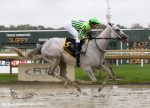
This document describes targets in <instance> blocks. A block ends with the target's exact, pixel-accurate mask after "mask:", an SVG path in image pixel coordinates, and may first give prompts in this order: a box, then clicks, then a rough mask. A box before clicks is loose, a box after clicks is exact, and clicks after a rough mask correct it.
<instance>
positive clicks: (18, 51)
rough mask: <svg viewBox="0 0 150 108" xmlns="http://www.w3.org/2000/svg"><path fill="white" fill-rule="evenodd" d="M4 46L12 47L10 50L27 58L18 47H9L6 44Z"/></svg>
mask: <svg viewBox="0 0 150 108" xmlns="http://www.w3.org/2000/svg"><path fill="white" fill-rule="evenodd" d="M3 48H5V49H10V50H12V51H14V52H16V53H17V54H18V56H19V57H21V58H25V54H24V53H22V52H21V51H20V50H19V49H18V48H15V47H7V46H5V47H3Z"/></svg>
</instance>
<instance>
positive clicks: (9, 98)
mask: <svg viewBox="0 0 150 108" xmlns="http://www.w3.org/2000/svg"><path fill="white" fill-rule="evenodd" d="M80 87H81V89H82V93H79V92H77V91H76V88H74V87H71V86H69V87H68V89H64V88H63V86H62V85H60V84H48V83H46V84H44V83H42V84H38V83H32V84H23V85H22V84H7V85H5V84H2V85H0V108H150V85H120V86H118V85H109V86H106V87H105V88H104V89H103V90H102V91H101V92H100V93H98V92H97V85H80Z"/></svg>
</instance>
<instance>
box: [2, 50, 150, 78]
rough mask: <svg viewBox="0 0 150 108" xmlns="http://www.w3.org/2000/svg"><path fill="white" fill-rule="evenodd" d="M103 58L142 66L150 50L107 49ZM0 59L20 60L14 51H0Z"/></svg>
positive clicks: (149, 55) (11, 66)
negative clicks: (127, 60)
mask: <svg viewBox="0 0 150 108" xmlns="http://www.w3.org/2000/svg"><path fill="white" fill-rule="evenodd" d="M105 58H106V59H107V60H115V61H116V65H117V66H118V65H119V62H118V61H119V60H120V61H122V59H130V60H131V61H133V60H138V63H140V64H141V67H143V64H144V62H145V60H149V59H150V50H148V49H143V50H107V51H106V54H105ZM38 59H41V57H40V56H38ZM0 60H8V61H9V62H12V61H13V60H20V58H19V57H18V55H17V54H16V53H14V52H0ZM12 63H13V62H12ZM19 63H20V62H19ZM23 63H27V62H25V61H24V62H23ZM31 63H38V62H37V61H36V60H35V59H33V60H31ZM17 64H18V63H17ZM14 65H15V63H14ZM13 67H14V66H13V65H11V64H10V76H12V68H13Z"/></svg>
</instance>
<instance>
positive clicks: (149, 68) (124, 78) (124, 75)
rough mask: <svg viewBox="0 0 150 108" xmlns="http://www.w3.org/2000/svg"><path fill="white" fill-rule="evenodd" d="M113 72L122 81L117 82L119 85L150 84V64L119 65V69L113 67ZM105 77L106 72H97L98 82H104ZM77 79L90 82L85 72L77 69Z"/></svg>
mask: <svg viewBox="0 0 150 108" xmlns="http://www.w3.org/2000/svg"><path fill="white" fill-rule="evenodd" d="M113 70H114V72H115V74H116V77H117V78H119V79H121V80H119V81H115V82H116V83H118V84H126V83H143V82H150V64H145V65H144V67H140V65H131V64H130V65H119V66H118V67H117V66H115V65H113ZM105 76H106V74H105V73H104V72H96V78H97V79H98V81H101V80H103V78H104V77H105ZM76 79H79V80H89V79H88V77H87V75H86V74H85V72H83V71H82V70H81V69H80V68H77V69H76ZM112 82H114V81H112Z"/></svg>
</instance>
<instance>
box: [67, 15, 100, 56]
mask: <svg viewBox="0 0 150 108" xmlns="http://www.w3.org/2000/svg"><path fill="white" fill-rule="evenodd" d="M99 24H101V23H100V22H99V20H98V19H97V18H91V19H90V20H89V21H82V20H69V21H68V22H66V24H65V25H64V28H65V29H66V30H67V31H68V32H69V33H70V34H71V35H72V36H73V38H74V39H75V40H76V56H79V54H80V50H81V47H82V45H80V42H81V41H82V40H84V39H85V38H88V37H89V33H90V32H91V29H94V28H95V26H97V25H99ZM81 44H82V42H81Z"/></svg>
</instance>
